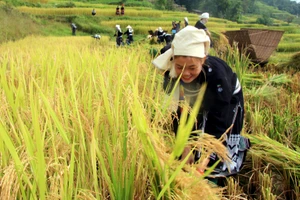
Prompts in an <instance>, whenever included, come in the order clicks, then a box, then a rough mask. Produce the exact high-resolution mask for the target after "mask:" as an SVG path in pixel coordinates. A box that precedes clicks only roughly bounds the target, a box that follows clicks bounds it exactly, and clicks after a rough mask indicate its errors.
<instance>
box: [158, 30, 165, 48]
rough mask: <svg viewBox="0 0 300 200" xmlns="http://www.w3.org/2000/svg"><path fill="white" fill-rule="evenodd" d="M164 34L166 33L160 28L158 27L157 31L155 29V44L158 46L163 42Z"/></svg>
mask: <svg viewBox="0 0 300 200" xmlns="http://www.w3.org/2000/svg"><path fill="white" fill-rule="evenodd" d="M165 34H166V33H165V32H164V30H163V29H162V28H161V27H158V29H157V42H158V43H159V44H160V43H163V42H164V40H165Z"/></svg>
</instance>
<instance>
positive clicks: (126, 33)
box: [124, 25, 133, 45]
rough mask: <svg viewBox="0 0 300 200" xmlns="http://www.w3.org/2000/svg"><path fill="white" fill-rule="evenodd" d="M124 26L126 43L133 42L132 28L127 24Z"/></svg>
mask: <svg viewBox="0 0 300 200" xmlns="http://www.w3.org/2000/svg"><path fill="white" fill-rule="evenodd" d="M126 28H127V31H126V32H125V33H124V34H125V35H127V39H126V43H127V44H128V45H129V44H131V43H132V42H133V29H132V27H131V26H130V25H128V26H127V27H126Z"/></svg>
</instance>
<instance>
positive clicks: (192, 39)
mask: <svg viewBox="0 0 300 200" xmlns="http://www.w3.org/2000/svg"><path fill="white" fill-rule="evenodd" d="M209 48H210V39H209V37H208V36H207V34H206V32H205V31H204V30H203V29H198V28H196V27H194V26H187V27H185V28H183V29H182V30H181V31H179V32H178V33H176V34H175V38H174V39H173V42H172V44H171V48H170V49H169V50H167V51H166V52H165V53H163V54H161V55H159V56H158V57H157V58H155V59H154V60H153V61H152V63H153V64H154V65H155V66H156V67H157V68H159V69H161V70H170V77H177V74H176V72H175V68H174V61H173V60H172V61H171V58H173V57H174V56H191V57H197V58H204V57H206V56H207V55H208V52H209Z"/></svg>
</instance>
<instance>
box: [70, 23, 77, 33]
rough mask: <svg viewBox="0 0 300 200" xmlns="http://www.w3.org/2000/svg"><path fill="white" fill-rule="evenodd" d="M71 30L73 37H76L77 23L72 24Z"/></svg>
mask: <svg viewBox="0 0 300 200" xmlns="http://www.w3.org/2000/svg"><path fill="white" fill-rule="evenodd" d="M71 28H72V35H76V29H77V26H76V24H75V23H71Z"/></svg>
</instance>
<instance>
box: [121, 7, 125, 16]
mask: <svg viewBox="0 0 300 200" xmlns="http://www.w3.org/2000/svg"><path fill="white" fill-rule="evenodd" d="M124 14H125V7H124V4H122V7H121V15H124Z"/></svg>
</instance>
